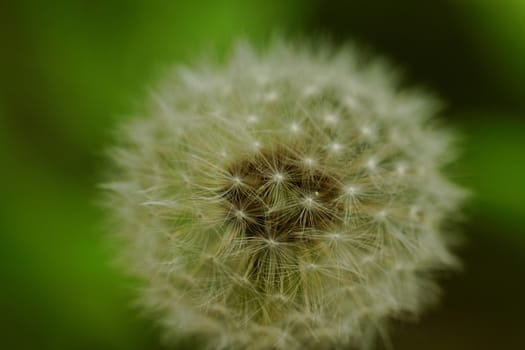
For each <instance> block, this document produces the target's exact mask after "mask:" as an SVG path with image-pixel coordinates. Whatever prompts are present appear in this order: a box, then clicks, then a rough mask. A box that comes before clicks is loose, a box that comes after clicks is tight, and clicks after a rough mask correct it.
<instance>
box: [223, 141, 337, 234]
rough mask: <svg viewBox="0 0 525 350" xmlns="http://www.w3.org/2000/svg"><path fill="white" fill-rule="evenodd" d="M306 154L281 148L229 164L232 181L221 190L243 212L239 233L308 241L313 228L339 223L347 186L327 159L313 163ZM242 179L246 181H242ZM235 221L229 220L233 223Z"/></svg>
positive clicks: (229, 206)
mask: <svg viewBox="0 0 525 350" xmlns="http://www.w3.org/2000/svg"><path fill="white" fill-rule="evenodd" d="M304 159H305V158H304V156H301V155H300V154H297V153H296V152H293V151H292V150H288V149H284V148H280V149H273V150H263V151H260V152H257V153H254V154H252V155H250V156H247V157H244V158H241V159H238V160H236V161H234V162H232V163H231V164H230V166H229V167H228V168H227V173H228V175H229V179H230V180H229V181H227V183H226V184H225V185H224V186H223V187H222V188H221V190H220V195H221V197H222V200H223V204H224V207H225V208H226V210H227V212H232V211H233V212H234V213H238V212H239V211H241V212H242V213H243V216H242V217H240V216H239V215H235V219H236V221H238V220H239V219H242V220H244V221H245V222H244V224H243V225H238V222H237V224H236V225H235V227H237V228H238V230H239V232H238V233H239V234H240V235H244V236H247V237H261V238H265V239H271V240H275V241H278V242H279V241H284V242H294V241H297V240H304V239H305V237H307V235H306V236H305V235H304V234H303V233H304V232H305V231H308V230H324V229H327V228H328V227H330V226H332V225H333V224H337V223H338V218H339V215H338V212H339V209H338V203H337V198H338V197H339V196H340V193H341V191H342V188H341V186H340V182H339V181H338V178H337V177H336V175H334V174H332V173H329V172H327V171H326V170H325V169H323V167H322V163H319V164H317V163H316V165H315V166H312V164H311V163H306V164H305V161H304ZM239 183H242V186H239ZM231 221H232V220H229V222H230V223H231Z"/></svg>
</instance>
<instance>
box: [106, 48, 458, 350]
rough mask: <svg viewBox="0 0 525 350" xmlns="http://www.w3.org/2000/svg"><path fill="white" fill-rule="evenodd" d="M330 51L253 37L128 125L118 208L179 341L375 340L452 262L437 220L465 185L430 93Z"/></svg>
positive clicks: (151, 301) (130, 246) (181, 76)
mask: <svg viewBox="0 0 525 350" xmlns="http://www.w3.org/2000/svg"><path fill="white" fill-rule="evenodd" d="M323 50H326V52H325V51H323ZM323 50H321V51H322V53H320V52H319V50H312V49H309V48H308V47H306V46H305V47H302V46H297V47H293V46H291V45H288V44H285V43H284V42H276V43H274V44H273V45H272V46H271V47H270V48H269V49H268V50H267V51H266V53H264V54H257V53H255V52H254V51H253V50H252V49H250V48H249V46H247V45H240V46H239V48H238V49H237V50H236V52H235V53H234V55H233V56H232V58H231V59H230V61H229V63H228V64H226V65H225V66H218V65H214V64H212V63H206V64H202V65H197V66H196V67H194V68H192V69H189V68H187V69H179V70H178V71H177V73H176V74H175V75H174V76H170V77H167V78H166V80H165V82H164V83H163V84H161V85H160V87H159V89H158V91H157V92H156V93H155V94H154V96H153V98H152V102H151V107H150V109H149V113H148V116H147V117H144V118H142V119H137V120H135V121H132V122H129V123H128V124H126V125H125V127H124V128H123V130H124V131H123V133H122V138H123V140H122V141H121V143H120V146H118V147H117V149H116V150H115V152H114V155H113V159H114V161H115V163H116V164H117V169H116V171H115V174H114V178H113V179H111V184H109V185H108V186H107V187H108V188H109V189H110V194H109V196H108V197H109V198H108V206H109V207H110V208H111V210H112V211H113V212H114V214H115V217H116V223H117V232H118V236H119V237H120V238H121V240H120V242H121V244H122V252H123V254H122V264H123V266H125V267H126V268H127V269H128V270H129V271H130V272H131V273H132V274H134V275H135V276H138V277H140V278H141V279H142V281H143V283H144V289H143V291H142V294H141V301H142V303H143V304H144V306H145V307H146V308H147V309H149V310H153V311H155V315H156V316H157V317H159V318H160V322H161V324H162V325H163V326H164V329H165V332H166V334H167V335H168V336H171V337H174V336H184V335H189V334H197V335H200V339H202V340H203V341H204V342H205V343H206V344H207V346H208V347H209V348H213V349H261V350H262V349H277V350H281V349H282V350H284V349H292V350H293V349H330V348H340V347H343V346H350V347H353V348H367V347H370V346H372V345H373V339H374V337H375V335H376V334H377V333H379V332H383V331H384V327H385V326H386V323H387V321H388V319H391V318H396V317H401V316H402V315H414V314H418V313H419V312H421V311H422V310H423V309H424V307H425V306H427V305H428V304H430V303H432V302H433V301H434V300H435V296H436V290H437V288H436V286H435V283H434V282H433V275H434V273H433V272H434V271H436V270H441V269H444V268H448V267H451V266H453V265H454V264H455V263H456V261H455V259H454V256H453V255H452V254H451V253H450V252H449V243H448V238H447V237H448V236H447V232H443V229H442V228H443V227H444V225H443V223H444V222H445V221H446V220H448V218H449V217H453V216H454V214H455V212H456V211H457V210H458V208H459V204H460V203H461V201H462V199H463V198H464V191H463V190H462V189H460V188H458V187H457V186H455V185H454V184H452V183H451V182H449V181H447V180H446V179H445V178H444V176H443V174H442V172H441V169H442V167H443V166H444V165H446V163H447V162H449V161H450V160H451V159H454V154H453V152H452V151H451V143H452V140H453V138H452V137H451V136H450V135H449V134H448V133H447V131H446V130H441V129H435V128H433V127H432V125H433V123H430V122H429V121H430V120H431V117H432V116H433V114H435V106H436V103H435V101H434V100H433V99H432V98H431V97H429V96H427V95H424V94H422V93H419V92H417V91H408V90H406V89H403V91H402V92H401V91H400V88H399V87H398V83H397V81H396V78H395V74H392V71H391V69H390V68H389V67H387V66H386V65H385V64H384V63H374V62H371V63H370V65H369V66H366V65H363V64H362V63H358V62H362V61H363V60H360V59H359V57H358V55H357V54H356V52H355V51H354V50H352V49H349V48H345V49H342V50H340V51H337V52H333V51H331V50H328V49H327V48H324V49H323ZM330 52H332V53H331V54H330Z"/></svg>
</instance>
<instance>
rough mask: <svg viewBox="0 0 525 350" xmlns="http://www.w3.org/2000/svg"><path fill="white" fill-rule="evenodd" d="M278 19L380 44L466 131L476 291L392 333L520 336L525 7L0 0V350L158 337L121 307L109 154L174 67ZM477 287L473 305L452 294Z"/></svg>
mask: <svg viewBox="0 0 525 350" xmlns="http://www.w3.org/2000/svg"><path fill="white" fill-rule="evenodd" d="M276 30H280V31H282V32H284V33H287V34H297V33H302V34H305V33H306V34H307V35H309V34H313V35H317V34H319V33H321V34H324V35H327V36H329V37H332V38H334V39H335V41H336V42H342V41H346V40H348V39H355V40H358V41H360V42H363V43H364V44H366V45H367V46H369V47H371V48H373V49H376V50H377V51H378V52H381V53H385V54H387V55H388V56H390V57H391V58H392V59H393V60H394V61H395V62H398V63H400V64H401V65H403V66H404V67H405V70H406V72H407V79H408V81H410V82H420V83H423V84H426V85H428V86H430V87H433V88H434V89H435V90H437V91H438V93H439V94H441V95H442V96H443V97H444V98H445V100H447V101H449V102H450V108H449V110H447V111H446V113H444V114H445V117H446V118H447V123H450V124H451V125H452V126H453V127H456V128H458V129H460V130H461V131H462V133H463V134H464V135H465V141H464V144H463V148H464V155H463V158H462V159H461V161H460V162H458V164H457V167H455V169H454V175H455V176H456V178H457V180H458V181H459V182H462V183H464V184H466V185H467V186H468V187H470V188H471V189H472V191H473V193H474V196H473V200H472V203H471V205H470V208H469V209H470V210H469V213H470V214H469V215H470V219H469V222H470V223H469V224H468V225H465V229H466V231H467V238H468V241H469V243H468V244H469V245H470V246H472V247H473V248H472V251H474V252H475V254H474V253H472V254H469V253H467V254H466V259H467V260H466V265H467V268H466V271H467V273H468V274H467V281H468V283H471V284H468V283H466V282H465V283H462V282H461V278H459V279H458V280H456V281H457V282H456V283H452V285H451V286H449V287H450V289H451V290H452V293H454V294H453V295H452V297H451V299H450V300H452V301H451V302H450V303H451V304H450V303H449V304H447V300H449V299H445V305H444V311H443V312H442V313H441V314H440V315H441V317H443V319H440V318H439V317H437V318H434V319H431V321H429V322H427V323H423V325H421V326H415V327H420V328H414V330H415V331H412V332H411V331H410V330H409V331H407V332H405V333H403V332H401V335H403V334H405V335H406V336H405V338H403V337H401V338H399V339H397V340H396V341H395V342H394V343H396V342H397V343H398V344H403V347H402V348H416V349H417V348H420V345H421V344H419V345H418V344H416V343H414V339H418V338H417V336H416V337H414V334H425V336H428V337H430V338H432V337H434V338H432V339H440V341H442V342H441V343H440V342H437V343H436V344H437V345H434V347H432V346H433V345H429V344H424V345H425V346H426V348H427V350H428V349H438V348H444V347H446V348H450V349H452V348H454V349H464V348H466V346H468V344H469V343H470V344H477V345H476V346H477V347H475V346H474V345H472V348H477V349H481V348H486V349H490V348H491V345H490V342H486V341H483V339H496V338H497V337H498V335H497V334H495V335H490V334H489V333H486V334H483V333H482V332H481V333H480V332H476V331H472V334H471V335H468V334H467V335H464V337H463V338H461V339H460V338H459V337H453V335H454V334H455V332H456V331H457V329H454V327H451V326H450V327H449V328H446V327H447V326H446V325H447V324H449V323H451V322H452V324H454V325H455V327H456V328H457V327H462V325H460V324H457V323H454V322H453V321H452V318H454V319H455V318H457V317H459V318H460V319H461V320H463V321H464V322H465V324H464V325H463V327H465V329H468V330H472V329H473V328H472V327H473V326H467V324H472V325H477V324H481V325H483V326H486V327H487V328H491V329H497V330H498V331H499V332H501V334H505V335H506V338H505V339H506V340H507V341H509V342H510V343H508V344H517V340H516V343H512V339H514V338H512V336H510V334H511V332H513V331H514V330H515V329H518V328H516V327H525V325H524V324H523V317H522V316H523V312H525V307H524V306H523V303H522V302H521V303H520V302H514V304H512V305H511V304H509V303H504V302H502V301H501V300H502V299H504V298H506V297H508V296H509V294H508V293H509V292H508V290H510V289H512V291H514V293H515V294H512V292H510V293H511V295H515V296H516V297H517V298H519V295H520V294H519V293H522V294H523V293H525V292H524V291H523V289H524V287H523V282H518V281H520V280H521V279H522V278H521V279H520V278H519V276H520V275H519V273H520V272H522V271H521V269H522V268H523V265H524V263H523V262H524V261H525V260H524V259H523V254H522V252H523V249H525V204H524V198H525V185H524V180H525V138H524V135H525V120H524V119H523V117H524V113H525V107H524V106H525V96H524V95H525V94H524V91H525V89H524V88H525V45H524V41H525V3H524V2H523V1H521V0H504V1H501V2H499V1H490V0H487V1H483V0H479V1H476V0H467V1H463V2H458V1H452V0H449V1H428V2H421V1H417V0H400V1H396V2H391V1H387V0H384V1H365V0H355V1H351V2H331V1H321V0H308V1H300V0H291V1H282V0H265V1H263V0H255V1H242V0H218V1H201V2H199V1H155V2H153V1H152V2H148V1H141V0H128V1H123V0H106V1H102V0H90V1H87V0H83V1H66V0H54V1H41V0H22V1H15V0H12V1H9V0H8V1H4V2H2V3H0V45H1V46H0V160H1V163H0V164H1V167H0V184H1V185H0V189H1V197H0V273H1V275H0V277H1V280H2V282H1V286H0V334H1V335H2V340H1V342H2V343H1V344H2V345H1V346H2V348H6V349H10V348H16V349H34V348H39V349H155V348H161V345H160V343H159V340H158V334H157V331H156V329H155V326H154V325H152V323H151V322H149V321H148V320H147V319H143V318H141V317H138V314H139V313H138V311H137V310H136V309H134V308H133V306H132V304H131V301H132V297H133V285H132V284H131V283H130V282H129V281H128V280H127V279H125V278H124V277H123V276H121V275H120V274H119V273H118V272H117V271H116V270H114V269H112V268H111V266H110V262H111V257H112V252H111V249H110V248H109V245H108V244H107V241H106V238H105V237H106V236H105V235H106V232H105V227H104V224H103V223H104V213H103V211H102V210H101V209H100V208H99V207H98V206H97V204H96V202H97V200H98V199H97V198H98V197H99V194H100V193H99V191H98V190H97V187H96V186H97V183H99V182H100V174H101V173H102V171H103V169H104V162H105V161H104V150H105V148H106V147H107V146H108V144H110V142H111V132H112V130H113V128H114V126H115V125H116V124H117V123H118V122H119V121H120V120H123V119H124V118H126V117H127V116H130V115H132V113H134V111H137V110H140V108H141V107H142V106H141V105H140V102H137V101H141V100H142V98H143V96H144V95H145V94H146V93H147V88H148V84H151V83H154V82H155V80H156V79H157V77H158V76H160V75H161V74H162V72H163V70H165V69H167V68H169V67H170V66H171V65H172V64H173V63H191V60H192V58H194V57H195V55H196V54H199V53H201V52H202V51H203V50H204V51H206V50H208V51H211V52H216V53H217V54H218V55H221V54H222V53H224V52H225V51H226V50H227V49H228V47H229V46H230V45H231V43H232V41H233V40H235V38H237V37H239V36H244V37H247V38H249V39H250V40H252V41H255V42H256V43H259V44H261V45H262V44H263V43H264V42H265V41H266V40H267V39H268V37H269V36H270V35H271V34H272V33H274V32H275V31H276ZM479 242H481V243H479ZM492 247H502V248H501V250H500V251H499V252H498V253H497V254H495V252H493V251H489V249H492ZM495 257H497V259H496V258H495ZM469 259H470V260H469ZM488 261H490V262H492V263H493V264H492V265H490V266H487V262H488ZM498 264H499V265H498ZM499 272H500V274H501V276H500V277H501V279H496V277H495V276H496V275H498V273H499ZM486 273H490V275H487V274H486ZM471 276H473V277H471ZM469 277H470V279H469ZM478 277H479V278H478ZM505 277H506V278H505ZM521 277H522V276H521ZM487 278H488V279H489V280H490V281H492V282H493V283H492V284H490V285H484V284H483V283H485V282H486V280H487ZM458 281H459V282H458ZM449 284H450V283H449ZM473 292H474V293H476V296H477V298H472V299H470V303H468V302H467V303H466V305H467V306H462V305H461V303H460V302H457V303H454V301H457V298H458V296H459V297H465V298H468V297H469V295H470V293H473ZM505 293H507V294H505ZM454 296H456V299H454ZM498 300H499V301H498ZM476 303H478V304H476ZM490 303H494V305H492V304H490ZM447 305H449V306H447ZM450 305H452V306H450ZM447 307H453V308H454V310H455V311H454V312H450V308H447ZM462 307H463V309H462ZM476 308H481V309H484V308H486V309H487V310H492V311H491V312H490V313H488V314H486V313H483V312H481V311H479V310H478V311H479V312H475V311H473V310H477V309H476ZM447 310H448V311H447ZM494 310H499V311H494ZM461 312H463V313H462V314H461ZM438 316H439V315H438ZM432 320H434V321H432ZM435 320H438V321H435ZM433 322H434V323H433ZM476 322H477V323H476ZM425 327H427V328H425ZM429 327H430V328H429ZM432 327H435V329H434V330H432ZM469 327H470V328H469ZM447 329H448V330H449V332H448V333H447V332H446V330H447ZM425 331H428V333H425ZM421 332H423V333H421ZM432 332H433V333H432ZM440 332H441V333H443V332H444V333H446V334H449V335H450V336H451V338H450V342H449V343H447V344H445V343H443V341H445V340H443V337H441V335H440ZM505 332H506V333H505ZM432 334H434V335H433V336H432ZM469 334H470V333H469ZM512 334H513V333H512ZM491 336H492V337H493V338H490V337H491ZM476 337H478V338H479V339H481V340H479V341H475V339H477V338H476ZM483 337H488V338H483ZM494 337H495V338H494ZM406 339H412V341H407V340H406ZM509 339H510V340H509ZM516 339H517V338H516ZM407 344H408V345H407ZM439 344H441V346H442V347H439V346H440V345H439ZM404 345H407V346H404ZM418 346H419V347H418ZM484 346H485V347H484ZM511 347H512V346H510V345H509V346H507V348H511Z"/></svg>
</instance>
